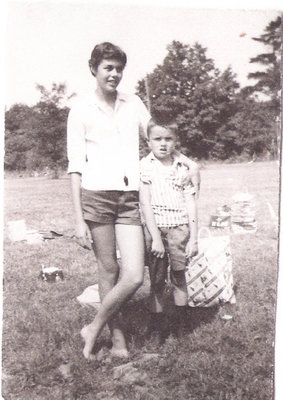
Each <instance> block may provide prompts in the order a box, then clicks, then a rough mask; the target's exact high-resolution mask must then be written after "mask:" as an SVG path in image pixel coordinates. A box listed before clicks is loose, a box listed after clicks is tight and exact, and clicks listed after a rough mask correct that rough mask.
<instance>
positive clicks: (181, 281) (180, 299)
mask: <svg viewBox="0 0 283 400" xmlns="http://www.w3.org/2000/svg"><path fill="white" fill-rule="evenodd" d="M171 276H172V281H173V297H174V304H175V326H174V334H175V336H177V337H178V338H181V337H182V335H183V333H184V332H183V328H184V325H185V321H186V316H187V315H186V311H187V305H188V292H187V284H186V278H185V271H171Z"/></svg>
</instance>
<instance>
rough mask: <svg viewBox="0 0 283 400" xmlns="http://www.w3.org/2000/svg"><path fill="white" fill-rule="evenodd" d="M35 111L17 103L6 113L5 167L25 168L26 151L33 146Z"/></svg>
mask: <svg viewBox="0 0 283 400" xmlns="http://www.w3.org/2000/svg"><path fill="white" fill-rule="evenodd" d="M32 121H33V112H32V109H31V108H30V107H28V106H27V105H24V104H15V105H13V106H12V107H11V108H10V109H9V110H8V111H6V113H5V156H4V167H5V169H8V170H14V169H25V168H26V153H27V152H28V151H30V150H31V149H32V147H33V143H32V141H31V140H30V132H31V129H32V123H33V122H32Z"/></svg>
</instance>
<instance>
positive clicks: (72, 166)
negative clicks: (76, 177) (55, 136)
mask: <svg viewBox="0 0 283 400" xmlns="http://www.w3.org/2000/svg"><path fill="white" fill-rule="evenodd" d="M67 156H68V173H71V172H78V173H80V174H82V172H83V170H84V166H85V163H86V141H85V128H84V124H83V122H82V120H81V119H80V113H79V109H78V108H77V107H73V108H72V109H71V110H70V112H69V115H68V122H67Z"/></svg>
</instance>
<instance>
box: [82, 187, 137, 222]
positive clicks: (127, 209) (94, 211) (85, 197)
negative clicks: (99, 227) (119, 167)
mask: <svg viewBox="0 0 283 400" xmlns="http://www.w3.org/2000/svg"><path fill="white" fill-rule="evenodd" d="M82 208H83V215H84V219H85V221H92V222H97V223H101V224H124V225H141V220H140V213H139V192H138V191H125V192H124V191H120V190H99V191H96V190H86V189H82Z"/></svg>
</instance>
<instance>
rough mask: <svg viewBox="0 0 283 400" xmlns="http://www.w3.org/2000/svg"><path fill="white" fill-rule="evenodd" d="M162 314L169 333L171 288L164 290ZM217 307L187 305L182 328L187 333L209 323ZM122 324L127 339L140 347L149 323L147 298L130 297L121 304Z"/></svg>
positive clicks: (171, 324)
mask: <svg viewBox="0 0 283 400" xmlns="http://www.w3.org/2000/svg"><path fill="white" fill-rule="evenodd" d="M164 303H165V307H164V310H165V311H164V314H165V317H166V322H167V328H169V333H174V331H175V329H174V327H175V321H176V312H175V306H174V302H173V297H172V290H171V289H170V288H169V289H167V291H166V294H165V299H164ZM218 310H219V307H217V306H216V307H208V308H200V307H196V308H192V307H188V309H187V313H186V316H187V318H186V320H185V321H184V328H185V330H186V331H187V332H188V333H192V332H193V331H194V330H195V329H196V328H197V327H198V326H200V325H201V324H208V323H210V322H211V321H212V320H213V319H214V318H215V315H216V314H217V312H218ZM122 313H123V318H122V320H123V325H124V329H125V333H126V335H127V336H128V339H129V340H131V338H132V339H134V342H135V345H136V346H138V347H142V346H143V345H144V343H145V341H146V340H147V337H146V331H147V327H148V324H149V319H150V312H149V310H148V308H147V298H137V299H131V300H130V301H128V302H127V303H126V304H125V305H124V306H123V310H122Z"/></svg>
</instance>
